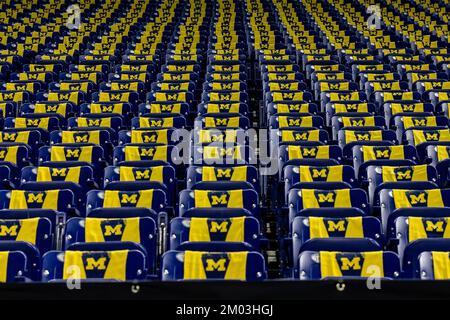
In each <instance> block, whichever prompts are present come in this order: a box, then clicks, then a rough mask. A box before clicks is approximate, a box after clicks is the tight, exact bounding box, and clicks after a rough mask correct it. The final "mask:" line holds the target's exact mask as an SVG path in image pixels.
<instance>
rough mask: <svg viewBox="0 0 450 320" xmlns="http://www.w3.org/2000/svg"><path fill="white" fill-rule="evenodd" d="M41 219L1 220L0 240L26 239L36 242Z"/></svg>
mask: <svg viewBox="0 0 450 320" xmlns="http://www.w3.org/2000/svg"><path fill="white" fill-rule="evenodd" d="M40 219H41V218H32V219H21V220H0V240H15V241H25V242H29V243H31V244H36V233H37V229H38V226H39V221H40Z"/></svg>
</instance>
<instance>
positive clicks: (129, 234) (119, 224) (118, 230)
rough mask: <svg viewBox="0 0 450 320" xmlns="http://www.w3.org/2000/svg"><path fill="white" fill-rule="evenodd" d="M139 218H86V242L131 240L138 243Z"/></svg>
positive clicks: (139, 239) (139, 240)
mask: <svg viewBox="0 0 450 320" xmlns="http://www.w3.org/2000/svg"><path fill="white" fill-rule="evenodd" d="M139 222H140V219H139V218H124V219H102V218H86V220H85V240H86V242H105V241H131V242H136V243H140V242H141V235H140V228H139V227H140V224H139Z"/></svg>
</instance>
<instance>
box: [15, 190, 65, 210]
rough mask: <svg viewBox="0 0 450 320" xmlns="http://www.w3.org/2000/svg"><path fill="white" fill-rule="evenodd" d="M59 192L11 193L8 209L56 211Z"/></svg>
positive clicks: (16, 191) (20, 191)
mask: <svg viewBox="0 0 450 320" xmlns="http://www.w3.org/2000/svg"><path fill="white" fill-rule="evenodd" d="M58 198H59V190H48V191H23V190H13V191H11V199H10V200H9V209H30V208H41V209H54V210H57V209H58Z"/></svg>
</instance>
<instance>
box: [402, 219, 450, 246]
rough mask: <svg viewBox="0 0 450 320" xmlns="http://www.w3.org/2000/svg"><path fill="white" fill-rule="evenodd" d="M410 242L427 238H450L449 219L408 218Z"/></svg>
mask: <svg viewBox="0 0 450 320" xmlns="http://www.w3.org/2000/svg"><path fill="white" fill-rule="evenodd" d="M408 234H409V242H412V241H414V240H417V239H426V238H450V228H449V223H448V218H424V217H409V218H408Z"/></svg>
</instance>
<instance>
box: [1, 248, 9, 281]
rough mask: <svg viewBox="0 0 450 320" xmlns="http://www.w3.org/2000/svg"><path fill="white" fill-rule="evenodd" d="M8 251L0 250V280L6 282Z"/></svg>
mask: <svg viewBox="0 0 450 320" xmlns="http://www.w3.org/2000/svg"><path fill="white" fill-rule="evenodd" d="M8 258H9V252H8V251H0V282H6V279H7V278H8Z"/></svg>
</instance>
